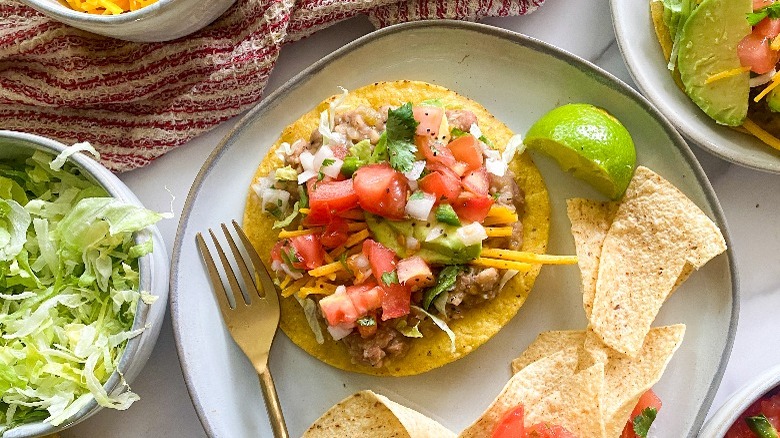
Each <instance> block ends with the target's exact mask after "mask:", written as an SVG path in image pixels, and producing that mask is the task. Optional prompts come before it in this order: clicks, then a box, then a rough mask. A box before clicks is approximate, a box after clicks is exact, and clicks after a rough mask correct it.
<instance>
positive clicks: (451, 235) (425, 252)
mask: <svg viewBox="0 0 780 438" xmlns="http://www.w3.org/2000/svg"><path fill="white" fill-rule="evenodd" d="M366 224H367V225H368V229H369V230H370V231H371V234H372V235H373V237H374V239H376V241H377V242H379V243H381V244H382V245H384V246H386V247H388V248H390V249H392V250H393V251H395V253H396V254H398V257H401V258H404V257H407V256H410V255H417V256H420V257H422V258H423V260H425V261H426V262H428V264H431V265H456V264H463V263H467V262H469V261H471V260H474V259H475V258H477V257H479V254H480V253H481V252H482V243H481V242H480V243H476V244H474V245H469V246H466V245H464V244H463V241H461V240H460V239H459V238H458V237H457V235H456V232H457V231H458V228H460V227H458V226H455V225H448V224H444V223H441V222H437V223H430V222H426V221H416V220H403V221H391V220H388V219H385V218H383V217H381V216H376V215H373V214H369V213H366ZM434 226H441V227H443V228H444V233H442V235H441V236H439V237H437V238H435V239H433V240H431V241H429V242H426V241H425V238H426V237H427V236H428V233H430V231H431V228H433V227H434ZM399 236H404V237H408V236H412V237H414V238H415V239H417V240H418V241H419V242H420V250H419V251H417V252H415V253H414V254H411V253H408V250H407V249H406V245H404V244H402V243H401V242H403V241H405V240H406V239H405V238H404V239H399Z"/></svg>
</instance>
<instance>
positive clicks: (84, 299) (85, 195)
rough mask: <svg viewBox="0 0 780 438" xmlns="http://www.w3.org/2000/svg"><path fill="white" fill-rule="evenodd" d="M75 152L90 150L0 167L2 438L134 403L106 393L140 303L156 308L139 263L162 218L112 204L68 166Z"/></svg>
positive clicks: (128, 396)
mask: <svg viewBox="0 0 780 438" xmlns="http://www.w3.org/2000/svg"><path fill="white" fill-rule="evenodd" d="M78 150H90V148H89V147H87V146H84V145H82V146H81V147H79V148H70V149H68V150H66V152H67V153H63V154H61V155H60V157H58V158H59V159H58V160H56V159H53V158H54V157H52V156H51V155H48V154H46V153H44V152H36V153H35V154H34V155H33V156H32V157H30V158H28V159H26V160H21V161H4V162H0V333H2V336H0V394H2V398H0V434H2V432H3V431H5V430H7V429H10V428H13V427H15V426H17V425H20V424H23V423H28V422H33V421H41V420H43V421H46V422H48V423H51V424H52V425H55V426H56V425H59V424H62V423H63V422H66V421H67V420H68V419H69V418H70V417H72V416H73V415H74V414H75V413H76V412H78V411H79V410H80V409H81V408H83V407H84V406H86V405H87V404H88V403H90V401H91V400H93V399H94V400H96V401H97V402H98V403H99V404H100V405H101V406H104V407H111V408H115V409H126V408H127V407H129V406H130V404H132V403H133V402H134V401H135V400H137V399H138V396H137V395H136V394H134V393H133V392H131V391H130V390H129V388H127V387H126V385H125V388H124V389H125V390H124V391H118V392H115V393H113V394H108V393H107V392H106V390H105V388H104V387H103V385H104V384H105V382H106V381H107V380H108V378H109V377H110V376H111V375H112V374H113V372H114V371H115V370H116V368H117V366H118V364H119V360H120V358H121V356H122V353H123V352H124V348H125V346H126V343H127V341H128V340H129V339H131V338H133V337H135V336H138V335H140V334H141V332H142V331H143V329H140V330H132V326H133V320H134V318H135V312H136V306H137V303H138V300H139V299H143V301H144V302H146V303H151V302H153V301H154V298H153V297H152V296H151V295H150V294H149V293H148V292H144V293H143V294H142V293H141V292H140V291H139V274H138V258H139V257H141V256H143V255H145V254H147V253H149V252H150V251H152V249H153V248H152V240H151V237H150V235H149V233H147V232H145V231H143V230H144V228H146V227H148V226H149V225H152V224H154V223H156V222H157V221H158V220H160V219H161V218H162V217H163V215H160V214H158V213H155V212H151V211H148V210H145V209H142V208H138V207H135V206H131V205H127V204H125V203H123V202H121V201H119V200H117V199H114V198H111V197H109V196H108V194H107V193H106V192H105V191H104V190H103V189H102V188H101V187H99V186H97V185H95V184H94V183H92V182H91V181H90V180H88V179H87V178H85V177H84V176H83V175H81V173H80V172H78V171H77V170H76V168H75V167H74V166H73V165H72V164H71V163H69V162H67V158H68V156H69V155H71V154H72V153H74V152H76V151H78ZM134 236H138V241H136V239H134ZM123 383H124V382H123Z"/></svg>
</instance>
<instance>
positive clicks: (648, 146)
mask: <svg viewBox="0 0 780 438" xmlns="http://www.w3.org/2000/svg"><path fill="white" fill-rule="evenodd" d="M393 79H418V80H424V81H429V82H433V83H437V84H440V85H443V86H446V87H448V88H451V89H453V90H455V91H457V92H459V93H462V94H464V95H465V96H468V97H470V98H472V99H475V100H476V101H477V102H480V103H482V104H483V105H485V106H486V107H487V108H488V109H489V110H490V111H491V112H492V113H493V114H494V115H496V116H497V117H498V118H499V119H501V120H503V121H505V122H506V123H507V124H508V125H509V126H510V127H511V128H512V129H513V130H514V131H516V132H519V133H524V132H525V131H526V130H527V129H528V128H529V127H530V125H531V124H532V123H533V122H534V121H535V120H536V119H537V118H539V117H540V116H541V115H542V114H544V113H545V112H546V111H548V110H550V109H552V108H554V107H556V106H558V105H561V104H564V103H568V102H591V103H593V104H596V105H599V106H601V107H604V108H606V109H607V110H609V111H610V112H612V113H613V114H615V115H616V116H617V117H618V118H619V119H620V120H622V121H623V123H624V124H625V125H626V126H627V128H628V129H629V131H630V132H631V133H632V135H633V137H634V140H635V142H636V145H637V154H638V159H639V162H640V163H641V164H644V165H646V166H649V167H650V168H652V169H655V170H656V171H658V172H660V173H661V174H662V175H663V176H665V177H666V178H668V179H669V180H671V181H672V182H673V183H674V184H676V185H677V186H678V187H679V188H680V189H681V190H683V191H684V192H685V193H686V194H687V195H688V196H690V197H691V198H692V199H693V200H694V201H695V202H696V203H697V204H698V205H699V206H701V208H703V209H704V211H705V212H707V213H708V214H709V215H710V216H711V217H712V218H714V219H715V220H716V221H717V222H718V224H719V226H720V227H721V229H722V230H723V231H724V233H725V234H726V236H727V239H728V233H727V232H726V228H725V223H724V221H723V216H722V213H721V210H720V207H719V205H718V201H717V199H716V198H715V195H714V193H713V192H712V188H711V187H710V184H709V182H708V181H707V179H706V177H705V176H704V174H703V172H702V171H701V168H700V167H699V165H698V163H697V162H696V161H695V158H694V157H693V155H692V154H691V152H690V150H689V149H688V147H687V146H686V145H685V143H684V142H683V140H682V138H681V137H680V136H679V135H678V134H677V133H676V132H675V131H674V129H673V128H672V127H671V125H670V124H669V123H667V122H666V121H665V120H664V119H663V117H662V116H661V115H660V114H659V113H658V112H657V111H655V110H654V109H653V108H652V107H651V106H650V104H649V103H648V102H647V101H646V100H644V98H642V97H641V96H640V95H639V94H638V93H636V92H635V91H633V90H631V89H630V88H629V87H628V86H626V85H625V84H623V83H621V82H619V81H618V80H617V79H616V78H614V77H613V76H611V75H609V74H608V73H606V72H604V71H602V70H599V69H598V68H597V67H595V66H593V65H591V64H588V63H587V62H585V61H582V60H580V59H578V58H576V57H574V56H573V55H570V54H568V53H565V52H563V51H561V50H559V49H555V48H553V47H551V46H548V45H546V44H544V43H541V42H539V41H536V40H532V39H530V38H527V37H524V36H521V35H518V34H516V33H512V32H508V31H504V30H500V29H496V28H492V27H488V26H482V25H476V24H467V23H456V22H436V23H431V22H427V23H415V24H406V25H401V26H398V27H392V28H388V29H385V30H382V31H379V32H375V33H373V34H371V35H369V36H367V37H364V38H361V39H359V40H357V41H355V42H353V43H352V44H349V45H348V46H346V47H344V48H342V49H340V50H338V51H337V52H335V53H333V54H332V55H330V56H328V57H326V58H325V59H323V60H322V61H320V62H318V63H317V64H315V65H313V66H311V67H310V68H309V69H307V70H306V71H304V72H303V73H301V74H299V75H298V76H296V77H295V78H293V79H292V80H290V82H288V83H287V84H286V85H285V86H283V87H282V88H280V89H279V90H277V91H276V92H275V93H273V94H272V95H271V96H269V97H268V98H266V99H265V100H264V101H263V102H262V103H261V104H260V105H259V106H257V107H256V108H255V109H253V110H252V111H251V112H250V113H249V114H247V116H246V117H245V118H244V119H243V120H242V121H241V122H239V123H238V125H237V126H236V128H235V129H234V130H233V131H232V132H231V133H230V134H229V135H228V136H227V138H225V139H224V140H223V142H222V143H221V144H220V145H219V146H218V147H217V148H216V149H215V151H214V152H213V154H212V155H211V157H209V159H208V160H207V162H206V163H205V164H204V166H203V168H202V169H201V171H200V173H199V175H198V177H197V179H196V181H195V183H194V184H193V187H192V189H191V191H190V194H189V197H188V199H187V202H186V205H185V207H184V213H183V215H182V219H181V222H180V225H179V231H178V235H177V238H176V244H175V249H174V256H173V265H172V276H171V312H172V316H173V323H174V331H175V334H176V341H177V347H178V351H179V357H180V359H181V363H182V368H183V370H184V376H185V379H186V382H187V386H188V388H189V391H190V395H191V396H192V400H193V403H194V405H195V408H196V410H197V412H198V415H199V417H200V419H201V421H202V422H203V426H204V427H205V429H206V431H207V433H208V434H209V435H211V436H215V437H254V436H257V435H258V432H259V433H260V435H261V436H271V433H270V427H269V423H268V419H267V417H266V414H265V409H264V407H263V400H262V397H261V395H260V391H259V387H258V383H257V378H256V376H255V371H254V369H253V368H252V366H251V365H250V363H249V362H248V360H247V359H245V358H244V356H243V355H242V353H241V351H240V350H239V349H238V347H237V346H236V345H234V343H233V342H232V340H231V338H230V334H229V333H228V331H227V330H226V329H225V328H224V326H223V324H222V322H221V320H220V315H219V310H218V308H217V304H216V301H215V299H214V298H213V296H212V292H211V287H210V285H209V282H208V278H207V276H206V274H205V272H204V269H203V265H202V263H201V261H200V259H199V256H198V252H197V250H196V248H195V234H196V233H197V232H201V231H204V230H206V229H207V228H209V227H214V226H217V225H218V224H219V223H220V222H225V221H228V220H230V219H232V218H241V217H242V213H243V210H244V199H245V195H246V191H247V186H248V184H249V182H250V180H251V177H252V174H253V172H254V171H255V166H256V165H257V164H258V163H259V162H260V160H261V158H262V157H263V156H264V155H265V153H266V151H267V150H268V147H269V145H271V144H272V143H273V142H274V141H275V140H276V138H277V137H278V135H279V133H280V132H281V131H282V129H283V128H284V127H285V126H286V125H287V124H289V123H291V122H292V121H294V120H295V119H297V118H298V117H299V116H300V115H301V114H303V113H305V112H307V111H309V110H310V109H311V108H312V107H313V106H314V105H315V104H316V103H318V102H320V101H321V100H322V99H324V98H326V97H327V96H329V95H331V94H335V93H337V92H338V91H339V90H338V88H337V86H339V85H341V86H344V87H346V88H357V87H359V86H361V85H365V84H367V83H371V82H375V81H379V80H393ZM536 161H537V164H538V165H539V167H540V169H541V171H542V173H543V175H544V177H545V179H546V181H547V185H548V188H549V191H550V198H551V202H552V209H553V215H552V227H551V238H550V245H549V251H550V253H554V254H573V253H574V244H573V240H572V237H571V233H570V230H569V222H568V219H567V218H566V210H565V199H566V198H570V197H574V196H590V197H597V196H598V195H597V194H596V193H595V192H593V191H592V190H591V189H589V188H588V187H586V186H585V185H584V184H583V183H581V182H580V181H578V180H575V179H573V178H571V177H570V176H569V175H567V174H564V173H562V172H561V171H560V170H559V169H558V168H557V167H556V165H555V164H554V163H552V162H551V161H549V160H546V159H543V157H537V160H536ZM733 266H734V264H733V260H732V259H731V253H730V252H729V253H728V255H722V256H719V257H717V258H716V259H715V260H713V261H711V262H710V263H709V264H708V265H707V266H706V267H705V268H703V269H702V270H701V271H700V272H697V273H696V274H695V275H693V276H692V277H691V278H690V280H688V282H687V283H685V284H684V285H683V288H684V290H682V291H680V292H678V293H676V294H674V296H673V297H672V298H671V299H670V300H669V302H667V303H666V305H665V306H664V307H663V309H662V311H661V314H660V315H659V317H658V319H657V321H656V324H658V325H662V324H670V323H678V322H684V323H686V324H687V325H688V331H687V333H686V339H685V341H684V343H683V345H682V347H681V348H680V350H679V351H678V352H677V354H676V355H675V357H674V358H673V359H672V362H671V364H670V365H669V369H668V370H667V372H666V374H665V375H664V377H663V380H662V381H661V382H660V383H659V384H658V385H657V387H656V389H657V392H658V393H659V394H660V396H661V397H662V399H663V401H664V406H665V408H664V409H662V410H661V412H660V415H659V417H658V420H657V423H658V429H657V430H658V436H664V437H666V436H669V437H671V436H674V437H683V436H693V435H694V434H695V432H697V431H698V429H699V427H700V426H701V424H702V422H703V420H704V416H705V414H706V412H707V409H708V407H709V405H710V402H711V400H712V396H713V395H714V393H715V389H716V387H717V385H718V383H719V381H720V378H721V375H722V373H723V369H724V367H725V362H726V358H727V357H728V353H729V351H730V349H731V343H732V339H733V335H734V330H735V325H736V315H737V304H736V303H737V301H736V296H737V280H736V276H735V273H734V271H733ZM579 283H580V281H579V271H578V270H577V268H576V266H568V267H545V268H544V269H542V273H541V275H540V276H539V279H538V281H537V284H536V286H535V288H534V290H533V291H532V292H531V295H530V297H529V299H528V301H527V302H526V304H525V305H524V307H523V308H522V309H520V312H519V313H518V315H517V317H515V318H514V319H513V320H512V321H511V322H510V323H509V324H508V325H507V326H506V327H504V329H503V330H502V331H501V332H500V333H499V334H498V335H497V336H495V337H494V338H493V339H492V340H491V341H489V342H488V343H486V344H485V345H484V346H482V347H481V348H479V349H478V350H476V351H475V352H473V353H472V354H470V355H469V356H467V357H466V358H464V359H461V360H459V361H457V362H455V363H453V364H450V365H447V366H444V367H442V368H439V369H437V370H434V371H431V372H428V373H426V374H422V375H419V376H414V377H404V378H376V377H370V376H364V375H359V374H354V373H348V372H344V371H340V370H336V369H334V368H331V367H329V366H327V365H324V364H322V363H321V362H319V361H317V360H315V359H313V358H311V357H310V356H308V355H307V354H306V353H304V352H303V351H302V350H300V349H299V348H297V347H296V346H295V345H293V344H292V343H291V342H290V341H289V340H288V339H287V338H286V337H285V336H284V335H280V336H278V337H277V341H276V343H275V345H274V347H273V349H272V351H271V370H272V372H273V374H274V379H275V381H276V385H277V389H278V391H279V396H280V398H281V402H282V405H283V407H284V413H285V416H286V419H287V425H288V426H289V429H290V433H291V435H292V436H300V434H301V433H302V432H303V431H304V430H305V429H306V428H307V427H308V426H309V424H311V423H312V422H313V421H314V420H315V419H316V418H317V417H319V416H320V415H321V414H322V413H323V412H325V410H327V409H328V408H329V407H330V406H331V405H332V404H334V403H336V402H338V401H339V400H341V399H342V398H344V397H346V396H347V395H349V394H351V393H354V392H356V391H359V390H362V389H373V390H375V391H377V392H380V393H382V394H385V395H387V396H388V397H390V398H391V399H394V400H396V401H398V402H401V403H403V404H406V405H407V406H410V407H412V408H415V409H418V410H419V411H421V412H423V413H425V414H426V415H429V416H431V417H433V418H435V419H437V420H439V421H441V422H442V423H443V424H444V425H445V426H447V427H449V428H450V429H452V430H453V431H460V430H461V429H463V428H464V427H465V426H467V425H468V424H470V423H471V422H472V421H473V420H474V419H476V418H477V416H478V415H479V414H480V413H481V412H482V411H483V409H484V408H485V407H487V406H488V404H489V403H490V402H491V401H492V400H493V398H494V397H495V396H496V395H497V394H498V393H499V391H500V390H501V388H502V387H503V386H504V384H505V383H506V381H507V380H508V379H509V377H510V371H509V363H510V361H511V360H512V359H513V358H514V357H516V356H517V355H518V354H519V353H520V352H521V351H523V350H524V349H525V348H526V346H528V344H529V343H530V342H531V341H532V340H533V339H534V338H535V337H536V335H537V334H538V333H539V332H541V331H545V330H552V329H581V328H584V327H585V325H586V321H585V316H584V311H583V310H582V298H581V294H580V291H579ZM680 388H685V391H680ZM464 401H465V403H464Z"/></svg>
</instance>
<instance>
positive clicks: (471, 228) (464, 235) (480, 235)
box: [456, 222, 487, 246]
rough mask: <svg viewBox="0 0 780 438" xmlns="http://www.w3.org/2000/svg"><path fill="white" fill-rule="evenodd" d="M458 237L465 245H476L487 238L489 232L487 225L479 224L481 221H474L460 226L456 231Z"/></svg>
mask: <svg viewBox="0 0 780 438" xmlns="http://www.w3.org/2000/svg"><path fill="white" fill-rule="evenodd" d="M456 233H457V235H458V238H459V239H460V240H461V241H462V242H463V244H464V245H466V246H470V245H475V244H477V243H479V242H482V241H483V240H485V239H487V232H486V231H485V227H483V226H482V225H480V224H479V222H472V223H470V224H468V225H464V226H462V227H460V228H458V231H456Z"/></svg>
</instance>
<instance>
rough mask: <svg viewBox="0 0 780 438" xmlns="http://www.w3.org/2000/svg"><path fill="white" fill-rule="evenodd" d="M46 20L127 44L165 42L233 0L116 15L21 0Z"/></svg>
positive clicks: (166, 1) (183, 0) (194, 0)
mask: <svg viewBox="0 0 780 438" xmlns="http://www.w3.org/2000/svg"><path fill="white" fill-rule="evenodd" d="M22 2H23V3H25V4H26V5H28V6H30V7H32V8H34V9H36V10H38V11H39V12H41V13H43V14H45V15H48V16H49V17H51V18H53V19H55V20H57V21H60V22H63V23H65V24H69V25H71V26H73V27H77V28H79V29H82V30H86V31H87V32H92V33H96V34H100V35H105V36H109V37H114V38H119V39H121V40H127V41H137V42H155V41H168V40H173V39H176V38H180V37H183V36H185V35H189V34H191V33H193V32H196V31H198V30H200V29H202V28H204V27H205V26H206V25H208V24H209V23H211V22H212V21H214V20H215V19H216V18H217V17H219V16H220V15H222V13H223V12H225V11H226V10H227V9H228V8H229V7H230V6H231V5H232V4H233V3H235V0H211V1H203V0H158V1H157V2H156V3H153V4H151V5H149V6H146V7H143V8H141V9H139V10H137V11H132V12H125V13H122V14H119V15H95V14H88V13H86V12H79V11H76V10H73V9H71V8H70V7H68V6H66V3H65V2H64V0H63V2H60V1H58V0H22Z"/></svg>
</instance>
